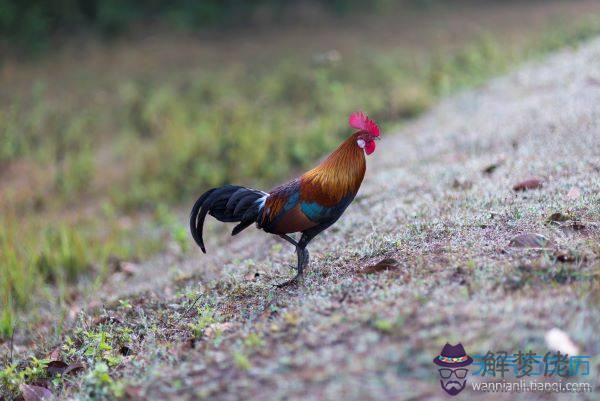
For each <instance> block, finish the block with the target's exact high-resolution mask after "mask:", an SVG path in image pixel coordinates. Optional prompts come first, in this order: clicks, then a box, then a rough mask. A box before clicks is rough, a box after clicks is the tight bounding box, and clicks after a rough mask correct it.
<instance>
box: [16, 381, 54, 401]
mask: <svg viewBox="0 0 600 401" xmlns="http://www.w3.org/2000/svg"><path fill="white" fill-rule="evenodd" d="M19 390H21V395H22V396H23V399H24V400H25V401H49V400H52V399H53V398H54V397H53V395H52V393H51V392H50V390H48V389H47V388H45V387H40V386H32V385H30V384H21V385H20V386H19Z"/></svg>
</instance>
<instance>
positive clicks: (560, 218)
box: [546, 212, 573, 223]
mask: <svg viewBox="0 0 600 401" xmlns="http://www.w3.org/2000/svg"><path fill="white" fill-rule="evenodd" d="M569 220H573V216H570V215H568V214H564V213H561V212H555V213H552V214H551V215H550V216H548V218H547V219H546V222H547V223H557V222H565V221H569Z"/></svg>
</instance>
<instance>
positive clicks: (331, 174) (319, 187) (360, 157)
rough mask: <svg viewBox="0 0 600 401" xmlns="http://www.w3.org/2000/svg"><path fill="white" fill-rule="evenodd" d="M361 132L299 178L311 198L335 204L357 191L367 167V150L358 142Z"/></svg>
mask: <svg viewBox="0 0 600 401" xmlns="http://www.w3.org/2000/svg"><path fill="white" fill-rule="evenodd" d="M358 134H359V133H355V134H353V135H352V136H350V138H348V139H346V140H345V141H344V142H342V144H341V145H340V146H339V147H338V148H337V149H336V150H334V151H333V152H332V153H331V154H330V155H329V156H328V157H327V158H326V159H325V160H323V162H322V163H321V164H319V165H318V166H317V167H315V168H313V169H312V170H310V171H308V172H306V173H305V174H304V175H303V176H302V177H301V178H300V179H301V183H302V188H303V189H302V192H303V193H304V192H305V191H306V195H307V197H308V198H316V199H315V200H317V201H319V202H321V203H322V204H324V205H327V204H329V205H333V204H335V203H337V202H339V201H340V200H341V199H342V198H343V197H345V196H347V195H349V194H356V192H358V189H359V188H360V184H361V183H362V180H363V178H364V176H365V171H366V168H367V163H366V160H365V153H364V151H363V150H362V149H361V148H359V147H358V145H357V144H356V141H357V139H358ZM311 193H312V194H311ZM303 195H304V194H303ZM311 195H312V196H311ZM303 198H305V199H307V198H306V197H304V196H303Z"/></svg>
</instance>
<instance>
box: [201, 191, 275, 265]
mask: <svg viewBox="0 0 600 401" xmlns="http://www.w3.org/2000/svg"><path fill="white" fill-rule="evenodd" d="M265 195H266V194H265V193H264V192H262V191H257V190H254V189H249V188H244V187H240V186H236V185H225V186H223V187H221V188H213V189H210V190H208V191H206V192H205V193H204V194H202V196H200V197H199V198H198V200H197V201H196V203H195V204H194V207H192V212H191V214H190V231H191V232H192V237H193V238H194V241H196V244H198V246H199V247H200V249H202V252H204V253H206V249H205V247H204V239H203V238H202V229H203V227H204V219H205V218H206V215H207V214H210V215H211V216H213V217H214V218H216V219H217V220H219V221H223V222H226V223H230V222H240V224H238V225H237V226H235V228H234V229H233V231H232V233H231V235H236V234H237V233H239V232H240V231H242V230H243V229H245V228H246V227H248V226H250V225H251V224H252V223H253V222H255V221H256V219H257V217H258V213H259V210H260V204H259V202H258V200H259V199H260V198H261V197H263V196H265Z"/></svg>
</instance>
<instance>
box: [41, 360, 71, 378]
mask: <svg viewBox="0 0 600 401" xmlns="http://www.w3.org/2000/svg"><path fill="white" fill-rule="evenodd" d="M68 367H69V365H67V364H66V363H65V362H63V361H50V362H48V367H46V371H47V372H48V374H49V375H50V376H56V375H62V374H63V373H64V372H65V370H66V369H67V368H68Z"/></svg>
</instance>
